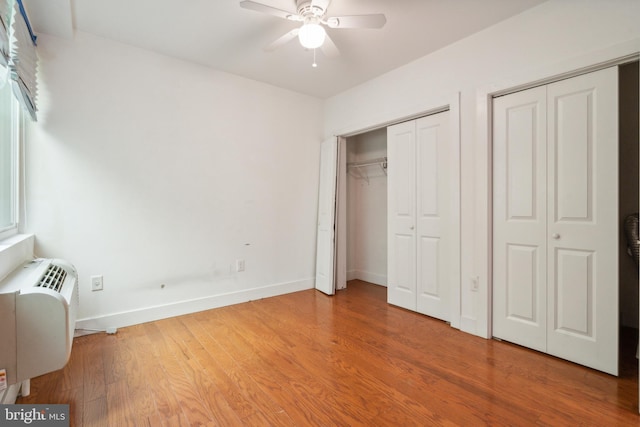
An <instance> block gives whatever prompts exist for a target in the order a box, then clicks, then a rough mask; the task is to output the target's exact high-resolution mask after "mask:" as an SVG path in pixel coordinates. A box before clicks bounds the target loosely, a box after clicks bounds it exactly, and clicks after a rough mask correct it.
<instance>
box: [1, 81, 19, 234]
mask: <svg viewBox="0 0 640 427" xmlns="http://www.w3.org/2000/svg"><path fill="white" fill-rule="evenodd" d="M19 114H20V113H19V108H18V104H17V102H16V101H15V98H14V96H13V93H12V91H11V85H10V84H5V85H4V86H2V88H0V237H3V236H4V235H6V234H10V233H11V232H15V231H16V229H17V226H18V215H17V212H18V145H19V135H20V132H19V130H20V129H19Z"/></svg>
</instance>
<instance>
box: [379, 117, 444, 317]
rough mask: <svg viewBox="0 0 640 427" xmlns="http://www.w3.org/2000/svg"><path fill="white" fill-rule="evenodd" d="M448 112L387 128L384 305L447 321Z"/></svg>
mask: <svg viewBox="0 0 640 427" xmlns="http://www.w3.org/2000/svg"><path fill="white" fill-rule="evenodd" d="M449 135H450V122H449V112H448V111H445V112H442V113H438V114H434V115H431V116H427V117H423V118H420V119H416V120H412V121H409V122H404V123H400V124H397V125H394V126H389V128H388V129H387V157H388V161H389V163H388V181H387V183H388V208H387V209H388V240H387V246H388V285H387V299H388V302H389V303H390V304H393V305H397V306H400V307H403V308H406V309H409V310H413V311H417V312H419V313H423V314H426V315H429V316H432V317H436V318H438V319H443V320H450V317H451V309H450V307H451V304H450V293H451V284H450V281H451V274H450V273H451V272H450V268H449V265H450V264H451V260H452V257H453V254H452V253H451V251H452V242H451V241H450V240H451V238H452V237H451V212H449V211H450V209H451V197H452V195H451V194H450V182H451V180H450V173H449V168H448V165H449V162H450V160H449V155H450V152H451V147H450V145H451V141H450V136H449Z"/></svg>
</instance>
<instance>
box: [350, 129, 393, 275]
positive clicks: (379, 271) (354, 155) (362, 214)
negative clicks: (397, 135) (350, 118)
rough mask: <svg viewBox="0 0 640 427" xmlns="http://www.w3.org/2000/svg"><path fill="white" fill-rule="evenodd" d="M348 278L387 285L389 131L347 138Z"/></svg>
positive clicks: (384, 130)
mask: <svg viewBox="0 0 640 427" xmlns="http://www.w3.org/2000/svg"><path fill="white" fill-rule="evenodd" d="M346 163H347V174H346V181H347V182H346V210H347V212H346V222H347V226H346V230H345V231H346V233H345V234H346V278H347V281H350V280H361V281H364V282H368V283H373V284H375V285H379V286H385V287H386V286H387V128H386V127H383V128H379V129H375V130H372V131H369V132H365V133H362V134H358V135H354V136H351V137H348V138H346Z"/></svg>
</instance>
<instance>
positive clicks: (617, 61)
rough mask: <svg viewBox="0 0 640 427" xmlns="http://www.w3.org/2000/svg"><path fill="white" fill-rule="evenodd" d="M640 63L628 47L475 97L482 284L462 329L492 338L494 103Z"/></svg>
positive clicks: (475, 271)
mask: <svg viewBox="0 0 640 427" xmlns="http://www.w3.org/2000/svg"><path fill="white" fill-rule="evenodd" d="M638 59H640V53H639V51H638V44H637V42H635V41H632V42H628V43H623V44H621V45H617V46H614V47H611V48H608V49H605V50H603V51H598V52H595V53H593V54H590V55H586V56H583V57H580V58H574V59H571V60H568V61H565V62H563V63H561V64H555V65H553V66H550V67H545V68H543V69H540V70H535V71H532V72H528V73H526V74H523V75H522V76H519V77H516V78H513V79H510V80H506V79H505V80H504V81H500V82H497V83H494V84H491V85H487V86H484V87H482V88H480V89H478V91H477V92H476V95H477V96H476V117H477V121H476V151H475V175H474V178H475V187H476V192H475V197H476V198H475V200H474V202H475V206H476V215H475V221H474V229H475V231H476V238H475V242H474V248H473V253H474V254H475V256H474V264H473V266H471V268H472V270H471V272H470V276H471V277H472V278H475V280H477V291H474V292H475V293H477V305H476V306H475V307H474V306H469V307H465V306H462V307H461V311H462V312H461V329H462V330H463V331H465V332H469V333H472V334H475V335H478V336H481V337H483V338H491V336H492V322H491V319H492V304H493V300H492V294H493V287H492V284H493V279H492V277H493V271H492V266H493V252H492V251H493V227H492V221H493V211H492V206H493V194H492V189H493V135H492V123H493V116H492V107H491V106H492V100H493V98H494V97H496V96H500V95H506V94H509V93H513V92H517V91H520V90H524V89H529V88H532V87H536V86H541V85H545V84H549V83H553V82H556V81H559V80H563V79H568V78H571V77H575V76H578V75H582V74H587V73H589V72H592V71H597V70H601V69H604V68H609V67H613V66H617V65H621V64H625V63H628V62H633V61H637V60H638Z"/></svg>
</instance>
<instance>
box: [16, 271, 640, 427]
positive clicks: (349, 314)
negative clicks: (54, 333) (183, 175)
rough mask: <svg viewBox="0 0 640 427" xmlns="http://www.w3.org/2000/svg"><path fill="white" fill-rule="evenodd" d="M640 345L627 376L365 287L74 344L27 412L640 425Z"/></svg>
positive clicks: (163, 418) (294, 421)
mask: <svg viewBox="0 0 640 427" xmlns="http://www.w3.org/2000/svg"><path fill="white" fill-rule="evenodd" d="M631 338H632V339H633V338H634V337H631ZM635 345H636V342H632V343H631V345H630V346H628V347H625V348H624V349H623V350H624V351H623V352H622V353H623V354H622V356H621V367H622V369H621V376H620V377H619V378H615V377H612V376H610V375H607V374H603V373H600V372H597V371H593V370H591V369H587V368H584V367H581V366H578V365H574V364H572V363H569V362H565V361H563V360H559V359H556V358H553V357H550V356H546V355H543V354H540V353H536V352H534V351H531V350H527V349H524V348H521V347H518V346H515V345H512V344H508V343H504V342H498V341H493V340H484V339H482V338H477V337H474V336H471V335H469V334H466V333H462V332H460V331H458V330H455V329H453V328H451V327H450V326H449V325H447V324H446V323H443V322H440V321H437V320H434V319H431V318H429V317H426V316H422V315H419V314H416V313H412V312H409V311H405V310H402V309H399V308H397V307H393V306H390V305H388V304H387V303H386V288H383V287H379V286H375V285H371V284H366V283H364V282H358V281H353V282H350V283H349V284H348V289H347V290H346V291H340V292H338V294H337V295H336V296H334V297H327V296H325V295H323V294H321V293H319V292H317V291H313V290H311V291H303V292H297V293H293V294H289V295H283V296H279V297H274V298H268V299H264V300H260V301H253V302H250V303H245V304H239V305H236V306H230V307H224V308H220V309H216V310H209V311H205V312H201V313H196V314H191V315H187V316H182V317H176V318H172V319H167V320H161V321H157V322H152V323H147V324H143V325H137V326H132V327H128V328H123V329H120V330H119V331H118V333H117V334H116V335H104V334H95V335H88V336H83V337H79V338H76V340H75V342H74V346H73V351H72V354H71V360H70V362H69V363H68V365H67V366H66V367H65V368H64V369H63V370H60V371H57V372H53V373H51V374H47V375H43V376H41V377H38V378H35V379H33V380H32V394H31V395H30V396H28V397H27V398H20V399H19V400H18V403H69V404H70V408H71V425H72V426H114V427H120V426H154V427H155V426H188V425H207V426H209V425H211V426H213V425H236V426H254V425H255V426H294V425H295V426H316V425H323V426H348V425H349V426H360V425H362V426H414V425H415V426H428V425H444V426H456V425H459V426H478V425H492V426H502V425H509V426H527V425H550V426H574V425H593V426H615V425H640V417H639V416H638V403H637V402H638V370H637V360H636V359H635Z"/></svg>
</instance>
